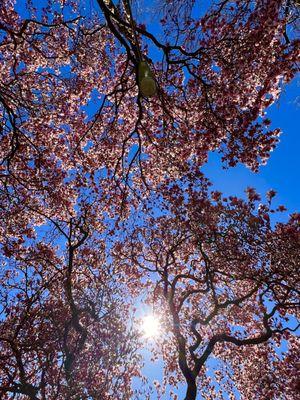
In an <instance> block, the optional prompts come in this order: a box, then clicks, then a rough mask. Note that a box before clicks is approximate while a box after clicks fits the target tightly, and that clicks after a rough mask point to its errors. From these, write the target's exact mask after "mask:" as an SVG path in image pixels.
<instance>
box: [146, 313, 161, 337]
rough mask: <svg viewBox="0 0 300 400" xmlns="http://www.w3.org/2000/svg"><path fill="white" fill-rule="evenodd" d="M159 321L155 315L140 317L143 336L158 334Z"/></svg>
mask: <svg viewBox="0 0 300 400" xmlns="http://www.w3.org/2000/svg"><path fill="white" fill-rule="evenodd" d="M160 331H161V329H160V322H159V319H158V317H156V316H155V315H146V316H145V317H143V318H142V332H143V336H144V337H145V338H153V337H156V336H158V335H159V334H160Z"/></svg>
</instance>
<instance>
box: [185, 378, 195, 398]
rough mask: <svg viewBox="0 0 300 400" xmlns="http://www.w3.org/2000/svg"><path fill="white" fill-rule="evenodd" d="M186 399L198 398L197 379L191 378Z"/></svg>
mask: <svg viewBox="0 0 300 400" xmlns="http://www.w3.org/2000/svg"><path fill="white" fill-rule="evenodd" d="M187 384H188V387H187V391H186V395H185V398H184V400H196V395H197V386H196V382H195V380H192V379H191V380H189V382H188V383H187Z"/></svg>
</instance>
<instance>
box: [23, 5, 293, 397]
mask: <svg viewBox="0 0 300 400" xmlns="http://www.w3.org/2000/svg"><path fill="white" fill-rule="evenodd" d="M18 2H19V4H22V3H23V4H24V1H23V0H19V1H18ZM93 3H94V5H95V7H97V5H96V1H95V0H94V2H93ZM87 4H88V6H87V8H92V0H91V1H87ZM149 4H153V2H152V1H149V2H148V3H147V6H148V7H150V6H149ZM20 9H21V10H23V11H24V9H22V7H20ZM139 15H140V16H141V13H139ZM145 18H146V19H148V18H149V16H146V17H145ZM152 21H153V20H152ZM153 27H154V28H153ZM151 28H152V30H153V31H154V32H155V30H156V29H155V23H153V22H152V24H151ZM155 55H156V54H155V53H153V56H154V57H155ZM299 87H300V81H299V79H298V80H297V79H295V80H294V81H293V82H292V83H290V84H289V85H287V86H286V87H285V88H284V91H283V93H282V95H281V97H280V99H279V100H278V101H277V102H276V103H275V104H274V105H273V106H272V107H271V108H270V109H268V110H267V115H268V117H269V118H270V119H271V120H272V127H273V128H276V127H279V128H281V130H282V135H281V138H280V143H279V144H278V146H277V148H276V149H275V150H274V151H273V152H272V153H271V157H270V159H269V161H268V163H267V165H266V166H262V167H261V168H260V171H259V172H258V173H252V172H251V171H250V170H249V169H247V168H246V167H245V166H243V165H238V166H237V167H235V168H230V169H227V170H224V169H222V165H221V162H220V156H219V155H218V154H210V156H209V161H208V163H207V165H206V166H204V168H203V172H205V173H206V175H207V176H208V177H209V178H210V180H211V181H212V182H213V184H214V188H215V189H217V190H220V191H222V192H223V193H224V194H226V195H238V196H243V195H244V190H245V189H246V188H247V187H248V186H252V187H255V188H256V189H257V191H258V192H259V193H261V194H262V195H263V194H264V193H266V192H267V191H268V190H269V189H274V190H276V191H277V192H278V195H277V196H276V200H275V201H276V203H277V204H284V205H285V206H286V207H287V209H288V212H289V213H292V212H295V211H300V156H299V151H300V136H299V132H298V131H299V115H300V105H299V103H300V102H299V101H298V105H297V95H298V93H299ZM278 218H281V219H286V218H287V214H285V215H282V216H280V217H279V216H278ZM143 353H144V354H145V364H146V367H145V369H144V373H145V374H146V375H147V376H148V377H149V379H150V380H152V379H157V380H161V378H162V369H161V363H160V362H157V363H155V364H153V363H151V362H150V357H149V354H148V353H147V350H146V349H145V351H144V352H143ZM183 393H184V387H183V388H181V389H180V390H179V394H180V396H181V398H183ZM155 398H156V397H155V396H153V399H155ZM166 399H168V396H167V397H166Z"/></svg>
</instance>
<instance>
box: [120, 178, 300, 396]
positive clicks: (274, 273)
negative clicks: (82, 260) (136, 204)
mask: <svg viewBox="0 0 300 400" xmlns="http://www.w3.org/2000/svg"><path fill="white" fill-rule="evenodd" d="M202 179H203V181H202V189H201V190H199V187H200V185H201V182H199V184H198V185H197V186H196V187H194V188H192V187H191V186H190V187H189V188H184V189H183V186H182V185H174V186H172V187H170V188H169V190H168V191H166V192H165V193H167V195H166V196H164V199H163V201H162V205H163V207H164V210H163V211H162V212H161V214H160V215H159V216H157V211H156V215H155V214H153V215H149V214H148V213H147V216H145V223H144V224H141V223H140V222H139V224H137V226H136V227H135V228H134V229H132V232H131V234H130V235H129V238H128V242H126V243H125V246H124V245H123V246H122V245H121V243H119V245H117V246H118V247H117V250H118V251H117V252H116V259H117V260H118V261H117V262H119V263H120V264H121V265H126V264H127V263H130V262H131V263H132V262H133V263H134V265H135V267H136V269H137V270H143V271H144V276H145V278H144V279H147V289H148V302H149V304H150V305H151V306H152V308H153V310H154V311H153V312H154V314H156V315H157V316H159V315H160V316H161V317H160V323H161V326H162V332H163V333H162V335H161V339H160V340H158V343H157V347H156V348H155V350H154V351H155V353H156V356H157V357H159V356H162V357H163V359H164V362H165V374H166V380H165V383H168V384H170V385H171V386H174V385H175V386H176V383H177V382H179V381H182V379H184V380H185V381H186V383H187V392H186V397H185V399H186V400H192V399H196V395H197V387H198V388H199V392H200V393H201V395H202V397H201V398H205V399H212V398H213V399H216V398H218V399H223V398H224V399H226V398H228V395H229V397H230V398H236V397H235V396H236V391H237V390H238V392H239V393H240V395H241V396H242V398H245V399H247V398H251V397H253V393H254V394H255V396H256V397H257V398H268V399H275V398H276V399H277V398H286V399H294V398H296V397H297V393H298V391H299V385H298V383H297V380H296V378H295V377H296V376H297V372H296V371H297V360H299V355H297V351H298V350H297V349H298V347H297V338H296V336H294V333H295V332H296V331H297V330H298V329H299V327H300V324H299V322H297V317H299V305H300V304H299V293H300V281H299V273H298V272H299V263H300V257H299V248H300V229H299V227H300V224H299V222H300V219H299V218H300V216H299V214H293V215H292V216H291V217H290V220H289V221H288V222H287V223H278V224H277V225H276V226H275V227H272V225H271V222H270V215H272V214H273V213H275V212H280V210H282V206H280V207H279V208H278V209H276V210H274V209H272V207H271V199H272V197H273V196H274V195H275V192H274V191H270V192H269V193H268V202H267V203H266V204H263V203H260V204H259V205H258V201H260V200H261V199H260V197H259V195H258V194H257V193H256V192H255V190H254V189H251V188H249V189H248V190H247V194H248V201H245V200H242V199H239V198H237V197H230V198H224V197H222V194H221V193H220V192H211V195H209V192H208V187H209V185H208V182H207V181H206V180H205V179H204V178H202ZM158 203H159V200H158V199H157V200H156V204H158ZM167 207H168V210H167V211H166V208H167ZM287 343H288V351H287V352H285V351H284V350H283V349H284V348H285V346H286V345H287ZM282 353H283V354H284V355H283V354H282ZM290 354H293V356H291V355H290ZM212 359H213V362H212V363H209V360H212ZM262 372H263V373H262ZM283 382H284V384H283ZM285 386H287V387H288V389H286V387H285ZM280 396H282V397H280ZM197 398H198V397H197Z"/></svg>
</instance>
